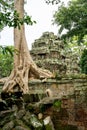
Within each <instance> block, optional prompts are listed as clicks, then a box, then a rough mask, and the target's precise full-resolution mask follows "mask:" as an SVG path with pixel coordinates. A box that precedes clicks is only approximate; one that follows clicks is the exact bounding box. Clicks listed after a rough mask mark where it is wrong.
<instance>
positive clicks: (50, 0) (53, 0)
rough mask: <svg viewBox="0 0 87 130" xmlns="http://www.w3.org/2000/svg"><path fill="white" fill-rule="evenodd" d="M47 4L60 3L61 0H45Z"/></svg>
mask: <svg viewBox="0 0 87 130" xmlns="http://www.w3.org/2000/svg"><path fill="white" fill-rule="evenodd" d="M45 1H46V3H47V4H50V3H51V4H58V3H59V2H60V0H45Z"/></svg>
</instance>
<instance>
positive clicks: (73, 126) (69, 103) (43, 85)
mask: <svg viewBox="0 0 87 130" xmlns="http://www.w3.org/2000/svg"><path fill="white" fill-rule="evenodd" d="M29 88H30V91H31V93H46V89H50V90H51V92H52V96H53V97H52V98H55V97H57V99H59V101H61V108H60V109H59V108H56V109H53V110H52V109H51V111H52V114H51V117H52V119H53V123H54V126H55V129H56V130H87V79H86V78H83V79H61V80H55V79H48V80H47V81H41V80H35V81H30V82H29ZM48 113H49V112H47V114H48Z"/></svg>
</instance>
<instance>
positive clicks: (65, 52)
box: [31, 32, 79, 75]
mask: <svg viewBox="0 0 87 130" xmlns="http://www.w3.org/2000/svg"><path fill="white" fill-rule="evenodd" d="M31 55H32V58H33V60H34V61H35V62H36V64H37V65H38V66H39V67H42V68H45V69H48V70H50V71H51V72H53V73H54V74H59V75H65V74H73V73H74V74H77V73H78V72H79V66H78V56H77V55H75V54H73V53H72V51H71V50H70V48H67V47H66V45H65V44H64V43H63V41H62V40H60V38H58V37H57V36H56V35H54V33H53V32H44V33H43V34H42V36H41V37H40V38H39V39H36V40H35V42H34V43H33V44H32V50H31Z"/></svg>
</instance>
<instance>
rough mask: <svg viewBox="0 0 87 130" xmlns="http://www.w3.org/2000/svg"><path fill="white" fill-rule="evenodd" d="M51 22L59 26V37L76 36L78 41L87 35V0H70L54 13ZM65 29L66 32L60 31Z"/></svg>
mask: <svg viewBox="0 0 87 130" xmlns="http://www.w3.org/2000/svg"><path fill="white" fill-rule="evenodd" d="M53 18H54V19H53V23H54V24H57V26H58V27H59V31H58V32H59V34H61V38H69V37H73V36H78V39H79V42H82V39H83V37H84V36H85V35H87V0H71V1H70V2H69V3H68V5H67V6H66V5H64V4H63V5H61V6H60V7H59V8H58V10H57V11H56V12H55V13H54V16H53ZM64 29H66V30H67V31H66V33H65V34H64V33H62V32H63V31H64Z"/></svg>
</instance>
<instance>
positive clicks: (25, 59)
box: [3, 0, 53, 93]
mask: <svg viewBox="0 0 87 130" xmlns="http://www.w3.org/2000/svg"><path fill="white" fill-rule="evenodd" d="M14 8H15V11H16V12H17V14H18V18H19V20H22V19H23V18H24V0H15V1H14ZM14 21H15V17H14ZM14 46H15V49H16V50H17V52H15V53H14V68H13V70H12V72H11V75H10V76H9V77H8V78H7V80H6V82H5V84H4V87H3V92H14V91H15V90H17V91H19V90H21V91H22V92H23V93H28V92H29V87H28V80H29V79H30V78H48V77H52V76H53V74H52V73H51V72H49V71H48V70H42V69H41V68H38V67H37V66H36V64H35V63H34V61H33V60H32V58H31V56H30V52H29V50H28V46H27V42H26V37H25V27H24V23H22V24H21V25H20V26H15V28H14Z"/></svg>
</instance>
